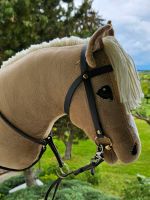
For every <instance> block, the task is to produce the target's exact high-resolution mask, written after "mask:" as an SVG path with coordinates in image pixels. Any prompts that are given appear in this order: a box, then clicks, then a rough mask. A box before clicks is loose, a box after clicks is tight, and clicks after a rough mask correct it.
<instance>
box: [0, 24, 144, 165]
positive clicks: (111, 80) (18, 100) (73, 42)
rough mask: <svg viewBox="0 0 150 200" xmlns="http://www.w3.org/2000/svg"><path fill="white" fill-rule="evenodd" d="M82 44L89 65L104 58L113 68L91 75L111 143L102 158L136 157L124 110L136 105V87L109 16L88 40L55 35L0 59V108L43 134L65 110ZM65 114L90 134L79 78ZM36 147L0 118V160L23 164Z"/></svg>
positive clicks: (34, 133)
mask: <svg viewBox="0 0 150 200" xmlns="http://www.w3.org/2000/svg"><path fill="white" fill-rule="evenodd" d="M83 44H87V50H86V60H87V63H88V64H89V66H90V69H92V68H95V67H102V66H104V65H107V64H111V65H112V68H113V72H109V73H106V74H103V75H100V76H96V77H94V78H92V85H93V89H94V94H95V100H96V105H97V110H98V113H99V117H100V119H101V123H102V126H103V129H104V131H105V134H106V136H107V137H109V138H110V140H111V142H112V148H111V149H107V148H106V149H105V150H104V159H105V161H106V162H108V163H115V162H116V161H117V160H118V159H119V160H121V161H122V162H124V163H128V162H132V161H134V160H135V159H137V158H138V156H139V153H140V148H141V147H140V140H139V137H138V131H137V128H136V125H135V123H134V120H133V117H132V115H131V113H130V111H131V110H132V109H134V108H135V107H137V106H138V105H139V103H140V99H141V97H142V92H141V88H140V83H139V80H138V76H137V74H136V71H135V68H134V64H133V61H132V60H131V58H130V57H129V56H128V55H127V54H126V53H125V51H124V50H123V49H122V48H121V46H120V45H119V43H118V42H117V40H116V39H115V37H114V31H113V28H112V26H111V23H110V22H109V24H107V25H106V26H104V27H102V28H100V29H98V30H97V31H96V32H95V33H94V34H93V36H92V37H91V38H90V39H89V40H84V39H80V38H75V37H71V38H64V39H55V40H53V41H51V42H49V43H42V44H40V45H34V46H31V47H30V48H29V49H27V50H24V51H22V52H20V53H18V54H17V55H16V56H14V57H13V58H10V59H9V60H8V61H7V62H5V63H3V65H2V69H1V71H0V93H1V95H0V109H1V111H2V112H3V113H4V114H5V116H7V118H8V119H9V120H10V121H11V122H12V123H13V124H15V125H16V126H17V127H19V128H20V129H22V130H23V131H24V132H26V133H28V134H29V135H31V136H33V137H36V138H45V137H47V135H48V133H49V131H50V130H51V129H52V126H53V124H54V122H55V121H56V120H57V119H58V118H60V117H61V116H63V115H64V114H65V113H64V110H63V107H64V99H65V96H66V93H67V91H68V89H69V87H70V85H71V84H72V82H73V81H74V80H75V79H76V78H77V77H78V76H79V75H80V73H81V72H80V62H79V61H80V54H81V49H82V47H83ZM90 69H89V70H90ZM70 119H71V121H72V122H73V123H74V124H75V125H76V126H78V127H79V128H81V129H83V130H84V131H85V133H86V134H87V135H88V136H89V138H91V139H92V140H94V139H95V136H96V133H95V129H94V125H93V121H92V119H91V114H90V110H89V106H88V102H87V97H86V93H85V89H84V85H83V83H82V84H81V85H80V86H79V87H78V89H77V90H76V92H75V94H74V96H73V99H72V102H71V106H70ZM89 148H90V146H89ZM40 150H41V145H38V144H35V143H33V142H31V141H29V140H26V139H25V138H23V137H21V136H20V135H18V134H17V133H16V132H15V131H14V130H12V129H11V128H10V127H9V126H8V125H7V124H6V123H5V122H4V121H3V120H2V119H0V166H2V167H6V168H13V169H23V168H26V167H28V166H29V165H31V164H32V163H33V162H35V161H36V160H37V158H38V156H39V153H40Z"/></svg>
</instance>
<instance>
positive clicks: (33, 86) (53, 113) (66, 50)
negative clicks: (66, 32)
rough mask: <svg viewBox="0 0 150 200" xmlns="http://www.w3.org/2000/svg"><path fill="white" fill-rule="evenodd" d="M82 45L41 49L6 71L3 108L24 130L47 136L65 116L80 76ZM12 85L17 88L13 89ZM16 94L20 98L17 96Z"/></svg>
mask: <svg viewBox="0 0 150 200" xmlns="http://www.w3.org/2000/svg"><path fill="white" fill-rule="evenodd" d="M81 48H82V45H77V46H71V47H52V48H45V49H39V50H38V51H35V52H32V53H30V54H29V55H26V56H25V57H24V58H22V59H21V60H20V61H17V62H16V63H14V64H13V65H14V66H11V67H10V68H9V69H8V70H6V72H7V73H6V72H5V74H7V76H8V77H9V78H8V79H7V80H8V81H9V84H8V83H7V86H8V88H7V91H8V92H6V93H5V95H4V96H5V100H7V104H3V106H2V107H3V109H2V110H4V112H5V113H6V115H7V116H8V117H9V119H10V120H11V121H12V122H13V123H14V124H16V125H17V126H18V127H20V128H21V129H23V130H24V131H25V132H27V133H30V134H31V135H34V136H35V137H39V138H41V137H44V136H46V135H47V134H48V132H49V130H50V129H51V128H52V126H53V124H54V122H55V121H56V120H57V119H58V118H59V117H60V116H62V115H64V110H63V106H64V99H65V95H66V93H67V90H68V88H69V86H70V85H71V83H72V81H73V80H74V79H75V78H76V77H77V76H78V75H79V73H80V67H79V62H78V61H79V60H80V52H81ZM12 88H15V90H14V92H10V91H12ZM15 96H17V98H15ZM14 113H15V115H14Z"/></svg>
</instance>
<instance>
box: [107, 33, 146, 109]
mask: <svg viewBox="0 0 150 200" xmlns="http://www.w3.org/2000/svg"><path fill="white" fill-rule="evenodd" d="M103 43H104V51H105V53H106V54H107V56H108V58H109V61H110V62H111V65H112V67H113V70H114V73H115V76H116V80H117V85H118V89H119V93H120V101H121V102H122V103H124V105H125V107H126V110H127V111H128V112H130V110H132V109H135V108H136V107H138V106H139V105H140V103H141V99H142V98H143V97H144V95H143V92H142V90H141V85H140V80H139V77H138V74H137V72H136V69H135V65H134V62H133V60H132V59H131V57H130V56H129V55H128V54H127V53H126V52H125V51H124V50H123V48H122V47H121V46H120V44H119V43H118V41H117V40H116V39H115V38H114V37H112V36H107V37H104V38H103Z"/></svg>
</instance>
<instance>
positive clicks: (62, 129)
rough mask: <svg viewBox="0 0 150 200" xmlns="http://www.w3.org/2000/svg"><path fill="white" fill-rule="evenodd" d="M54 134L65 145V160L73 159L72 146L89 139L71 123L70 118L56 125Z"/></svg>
mask: <svg viewBox="0 0 150 200" xmlns="http://www.w3.org/2000/svg"><path fill="white" fill-rule="evenodd" d="M53 133H54V134H56V136H57V137H58V138H59V139H61V140H62V141H63V143H64V144H65V147H66V149H65V155H64V159H65V160H69V159H71V150H72V144H73V143H77V142H78V140H79V139H86V138H87V137H86V135H85V134H84V132H83V131H82V130H81V129H79V128H77V127H76V126H74V125H73V124H72V123H71V121H70V119H69V117H68V116H64V117H62V118H61V119H59V120H58V121H57V122H56V123H55V125H54V127H53Z"/></svg>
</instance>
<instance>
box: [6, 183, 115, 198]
mask: <svg viewBox="0 0 150 200" xmlns="http://www.w3.org/2000/svg"><path fill="white" fill-rule="evenodd" d="M50 184H51V183H49V184H46V185H44V186H41V187H38V186H35V187H31V188H27V189H24V190H20V191H18V192H15V193H13V194H9V195H7V196H6V197H5V198H3V200H6V199H7V200H25V199H30V200H42V199H43V197H44V196H45V193H46V191H47V189H48V187H49V185H50ZM52 193H53V192H52ZM51 197H52V194H51V195H50V197H49V199H51ZM55 199H56V200H70V199H73V200H79V199H80V200H91V199H92V200H99V199H101V200H117V199H118V198H116V197H111V196H107V195H104V194H103V193H102V192H99V191H98V190H96V189H94V188H92V187H91V184H89V183H85V182H82V181H78V180H75V179H74V180H64V182H62V184H61V185H60V189H59V190H58V193H57V194H56V198H55Z"/></svg>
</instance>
